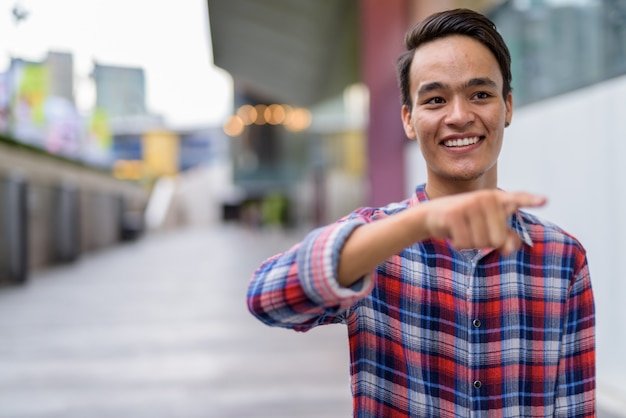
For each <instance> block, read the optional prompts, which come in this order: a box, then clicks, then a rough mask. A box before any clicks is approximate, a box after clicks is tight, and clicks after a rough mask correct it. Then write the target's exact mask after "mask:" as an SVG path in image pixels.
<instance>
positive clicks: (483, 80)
mask: <svg viewBox="0 0 626 418" xmlns="http://www.w3.org/2000/svg"><path fill="white" fill-rule="evenodd" d="M481 86H487V87H494V88H495V87H497V84H496V82H495V81H493V80H492V79H490V78H488V77H479V78H472V79H471V80H468V82H467V83H465V86H464V87H465V88H469V87H481Z"/></svg>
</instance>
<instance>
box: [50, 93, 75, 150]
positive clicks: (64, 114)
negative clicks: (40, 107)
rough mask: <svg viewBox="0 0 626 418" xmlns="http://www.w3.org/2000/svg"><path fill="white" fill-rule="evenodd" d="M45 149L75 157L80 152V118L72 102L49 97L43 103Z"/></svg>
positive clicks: (61, 98)
mask: <svg viewBox="0 0 626 418" xmlns="http://www.w3.org/2000/svg"><path fill="white" fill-rule="evenodd" d="M45 117H46V136H45V148H46V151H49V152H52V153H54V154H60V155H63V156H65V157H71V158H77V157H78V156H79V152H80V138H81V134H82V119H81V117H80V115H79V114H78V112H77V110H76V107H75V106H74V104H73V103H72V102H70V101H69V100H67V99H65V98H63V97H54V96H53V97H49V98H48V99H47V100H46V103H45Z"/></svg>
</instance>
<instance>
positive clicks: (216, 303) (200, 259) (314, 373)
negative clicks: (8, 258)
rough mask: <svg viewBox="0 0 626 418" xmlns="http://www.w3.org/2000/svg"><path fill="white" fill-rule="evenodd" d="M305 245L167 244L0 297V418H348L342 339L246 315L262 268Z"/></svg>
mask: <svg viewBox="0 0 626 418" xmlns="http://www.w3.org/2000/svg"><path fill="white" fill-rule="evenodd" d="M296 239H297V237H290V236H288V235H285V234H283V233H281V232H278V231H274V232H272V233H269V234H266V233H263V234H261V233H259V232H254V231H248V230H245V229H241V228H238V227H236V226H224V227H215V228H213V229H208V228H196V229H193V230H191V229H190V230H182V231H174V232H165V233H160V234H155V235H150V236H147V237H144V238H143V239H142V240H140V241H138V242H136V243H132V244H128V245H123V246H119V247H117V248H114V249H110V250H105V251H101V252H99V253H96V254H92V255H88V256H86V257H84V258H82V259H81V260H79V261H78V262H77V263H76V264H73V265H69V266H66V267H65V266H64V267H58V268H55V269H53V270H48V271H45V272H43V273H40V274H35V275H34V277H33V278H32V280H31V281H30V283H29V284H28V285H26V286H25V287H22V288H4V289H0V417H2V418H18V417H19V418H27V417H28V418H34V417H37V418H39V417H41V418H43V417H45V418H90V417H94V418H100V417H116V418H119V417H130V418H140V417H141V418H144V417H145V418H160V417H172V418H195V417H216V418H231V417H232V418H241V417H263V418H281V417H285V418H294V417H303V418H306V417H311V418H312V417H316V418H318V417H328V418H334V417H349V416H350V415H351V406H352V405H351V399H350V384H349V370H348V352H347V338H346V329H345V327H343V326H329V327H322V328H319V329H316V330H313V331H311V332H310V333H307V334H298V333H295V332H293V331H287V330H282V329H274V328H269V327H266V326H265V325H263V324H261V323H260V322H258V321H257V320H256V319H255V318H253V317H252V316H251V315H250V314H249V313H248V311H247V307H246V304H245V291H246V285H247V282H248V279H249V277H250V275H251V274H252V272H253V271H254V269H255V268H256V267H257V266H258V265H259V264H260V263H261V261H262V260H263V259H265V258H266V257H268V256H270V255H272V254H273V253H275V252H278V251H280V250H282V249H285V248H287V247H288V246H290V245H291V244H292V243H293V242H295V240H296Z"/></svg>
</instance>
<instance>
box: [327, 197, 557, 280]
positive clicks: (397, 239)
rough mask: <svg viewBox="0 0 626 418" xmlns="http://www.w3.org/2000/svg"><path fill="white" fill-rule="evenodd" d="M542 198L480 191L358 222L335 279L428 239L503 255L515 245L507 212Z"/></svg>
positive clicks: (354, 276)
mask: <svg viewBox="0 0 626 418" xmlns="http://www.w3.org/2000/svg"><path fill="white" fill-rule="evenodd" d="M545 202H546V199H545V198H544V197H542V196H537V195H533V194H529V193H521V192H520V193H509V192H504V191H502V190H482V191H477V192H472V193H463V194H458V195H454V196H448V197H441V198H438V199H434V200H431V201H429V202H426V203H423V204H420V205H416V206H413V207H411V208H409V209H407V210H405V211H402V212H400V213H398V214H396V215H394V216H390V217H388V218H385V219H382V220H380V221H377V222H372V223H370V224H367V225H363V226H361V227H359V228H357V229H355V230H354V232H353V233H352V234H351V235H350V236H349V237H348V239H347V240H346V243H345V245H344V246H343V249H342V251H341V256H340V259H339V271H338V280H339V283H340V284H341V285H342V286H346V287H349V286H351V285H352V284H353V283H354V282H355V281H357V280H359V278H361V277H363V275H365V274H368V273H369V272H370V271H372V270H373V269H374V268H375V267H376V266H377V265H378V264H380V263H382V262H383V261H384V260H386V259H387V258H389V257H390V256H392V255H394V254H397V253H399V252H400V251H402V250H403V249H404V248H406V247H408V246H409V245H411V244H413V243H415V242H421V241H424V240H426V239H429V238H439V239H446V238H449V239H450V240H451V244H452V246H453V247H455V248H457V249H469V248H487V247H493V248H496V249H499V250H500V251H501V252H502V253H503V254H505V255H508V254H510V253H512V252H514V251H516V250H517V249H518V248H519V246H520V245H521V241H520V239H519V237H518V236H517V235H516V234H515V233H514V232H513V231H512V230H511V229H510V228H509V226H508V224H507V219H508V218H509V216H511V215H512V214H513V213H514V212H515V211H517V210H518V209H519V208H522V207H537V206H542V205H544V204H545Z"/></svg>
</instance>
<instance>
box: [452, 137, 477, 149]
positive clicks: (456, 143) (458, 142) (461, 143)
mask: <svg viewBox="0 0 626 418" xmlns="http://www.w3.org/2000/svg"><path fill="white" fill-rule="evenodd" d="M478 140H479V138H478V137H477V136H475V137H473V138H463V139H449V140H447V141H445V142H444V143H443V145H445V146H446V147H465V146H468V145H473V144H475V143H477V142H478Z"/></svg>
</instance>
